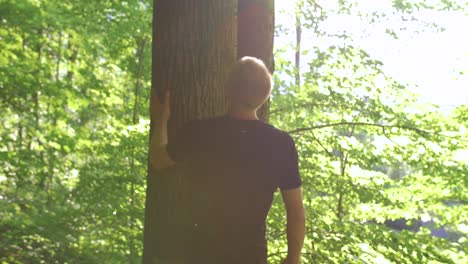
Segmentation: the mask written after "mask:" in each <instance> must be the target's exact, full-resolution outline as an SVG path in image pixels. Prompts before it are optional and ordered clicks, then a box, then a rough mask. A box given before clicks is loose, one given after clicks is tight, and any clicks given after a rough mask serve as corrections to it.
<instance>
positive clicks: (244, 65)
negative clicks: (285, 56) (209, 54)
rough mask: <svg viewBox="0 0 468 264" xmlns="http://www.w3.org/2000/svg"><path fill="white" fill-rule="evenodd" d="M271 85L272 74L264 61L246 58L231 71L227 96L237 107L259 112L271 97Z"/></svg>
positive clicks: (239, 61) (238, 62)
mask: <svg viewBox="0 0 468 264" xmlns="http://www.w3.org/2000/svg"><path fill="white" fill-rule="evenodd" d="M271 85H272V80H271V74H270V72H269V71H268V68H267V67H266V66H265V64H264V63H263V61H262V60H260V59H257V58H254V57H248V56H246V57H242V58H241V59H240V60H238V61H237V63H236V64H235V65H234V67H233V69H232V70H231V73H230V74H229V78H228V82H227V85H226V95H227V96H228V98H229V99H230V102H231V103H233V104H235V105H237V106H240V107H242V108H245V109H248V110H257V109H258V108H260V106H262V105H263V103H265V101H266V100H267V99H268V97H269V96H270V94H271Z"/></svg>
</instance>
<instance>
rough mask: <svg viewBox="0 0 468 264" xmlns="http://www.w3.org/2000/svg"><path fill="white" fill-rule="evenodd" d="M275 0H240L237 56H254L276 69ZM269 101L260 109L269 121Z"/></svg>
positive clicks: (260, 115)
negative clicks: (274, 41)
mask: <svg viewBox="0 0 468 264" xmlns="http://www.w3.org/2000/svg"><path fill="white" fill-rule="evenodd" d="M274 3H275V1H274V0H239V8H238V34H237V57H238V58H242V57H244V56H252V57H256V58H259V59H261V60H263V61H264V62H265V64H266V65H267V67H268V68H269V70H270V72H271V73H273V71H274V60H273V37H274V31H275V8H274V7H275V4H274ZM268 110H269V102H266V103H265V105H263V106H262V108H260V109H259V111H258V113H257V114H258V116H259V118H260V119H262V120H264V121H268V113H269V112H268Z"/></svg>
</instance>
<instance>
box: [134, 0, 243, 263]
mask: <svg viewBox="0 0 468 264" xmlns="http://www.w3.org/2000/svg"><path fill="white" fill-rule="evenodd" d="M235 11H236V1H234V0H223V1H219V0H203V1H199V0H184V1H179V0H178V1H174V0H159V1H155V3H154V18H153V77H152V85H153V88H152V91H153V93H152V98H151V108H152V111H151V112H152V116H151V129H150V133H151V134H152V133H158V131H154V129H155V128H156V127H157V126H156V124H157V122H158V121H159V120H156V118H155V115H154V113H157V112H158V111H159V109H157V105H158V104H157V102H156V100H159V98H160V95H161V93H162V92H163V91H164V90H167V89H169V90H170V91H171V94H172V100H171V101H172V102H171V104H172V113H171V120H170V122H169V139H170V138H171V135H173V133H174V131H175V130H176V129H178V128H180V127H181V126H182V125H183V124H184V123H185V122H186V121H188V120H192V119H197V118H207V117H213V116H216V115H220V114H222V113H223V112H224V110H225V109H224V108H225V105H224V92H223V85H224V82H225V80H226V77H227V74H228V72H229V68H230V67H231V65H233V64H234V63H235V61H236V13H235ZM180 167H181V166H179V165H178V166H175V167H173V168H170V169H168V170H165V171H155V170H154V169H153V168H152V167H151V165H149V173H148V180H147V198H146V216H145V239H144V252H143V258H144V259H143V262H144V263H152V262H153V259H154V258H155V256H158V257H163V258H171V259H175V258H178V257H182V256H181V249H182V248H181V246H182V243H183V240H184V232H183V230H184V227H185V226H184V219H186V212H187V210H186V209H187V208H186V199H187V196H186V194H187V190H188V188H189V186H188V180H187V178H185V177H183V175H181V174H182V173H181V169H180Z"/></svg>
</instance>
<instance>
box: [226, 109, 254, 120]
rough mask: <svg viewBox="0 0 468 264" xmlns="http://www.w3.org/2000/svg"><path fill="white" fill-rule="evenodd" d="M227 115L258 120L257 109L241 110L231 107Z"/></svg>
mask: <svg viewBox="0 0 468 264" xmlns="http://www.w3.org/2000/svg"><path fill="white" fill-rule="evenodd" d="M227 115H228V116H229V117H232V118H235V119H243V120H258V117H257V112H256V111H240V110H235V109H229V110H228V112H227Z"/></svg>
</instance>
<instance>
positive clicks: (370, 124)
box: [288, 122, 434, 135]
mask: <svg viewBox="0 0 468 264" xmlns="http://www.w3.org/2000/svg"><path fill="white" fill-rule="evenodd" d="M336 126H373V127H381V128H401V129H406V130H411V131H414V132H417V133H418V134H425V135H429V134H434V132H430V131H426V130H422V129H419V128H415V127H410V126H405V125H382V124H375V123H365V122H339V123H330V124H323V125H316V126H311V127H301V128H297V129H294V130H290V131H288V133H290V134H294V133H300V132H304V131H310V130H314V129H320V128H326V127H336Z"/></svg>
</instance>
